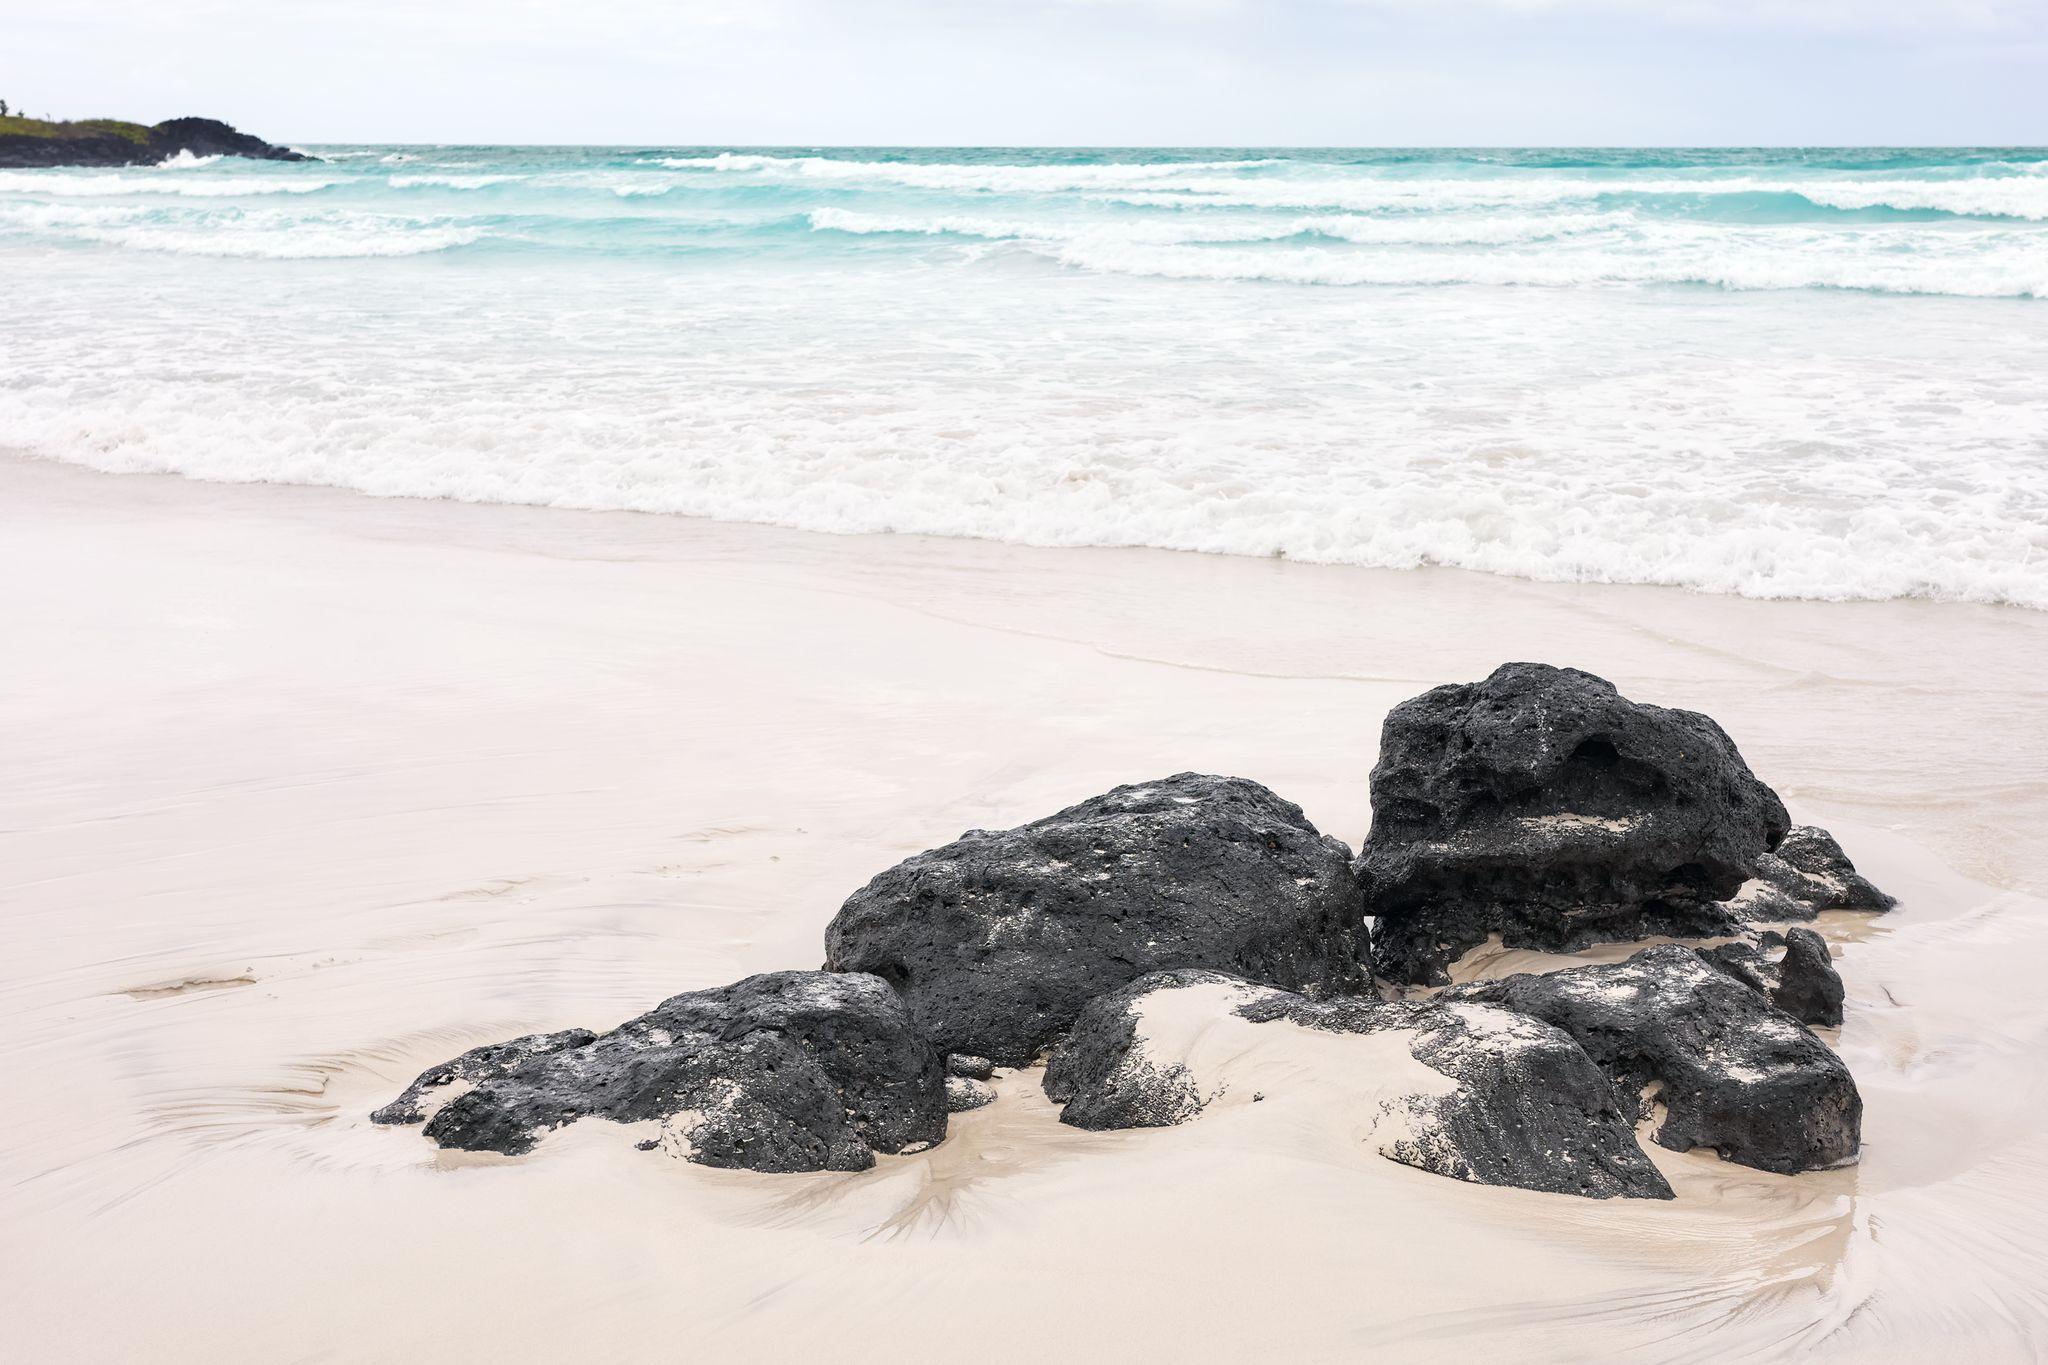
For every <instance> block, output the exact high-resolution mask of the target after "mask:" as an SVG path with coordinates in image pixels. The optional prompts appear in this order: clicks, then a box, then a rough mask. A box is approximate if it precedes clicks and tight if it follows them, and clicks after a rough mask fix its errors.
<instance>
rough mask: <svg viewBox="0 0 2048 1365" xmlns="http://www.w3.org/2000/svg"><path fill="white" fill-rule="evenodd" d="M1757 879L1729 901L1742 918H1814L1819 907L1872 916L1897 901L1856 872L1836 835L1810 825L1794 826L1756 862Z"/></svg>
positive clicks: (1889, 907)
mask: <svg viewBox="0 0 2048 1365" xmlns="http://www.w3.org/2000/svg"><path fill="white" fill-rule="evenodd" d="M1756 877H1757V879H1756V880H1755V881H1753V882H1751V883H1750V884H1749V885H1748V886H1745V887H1744V888H1743V889H1742V892H1741V894H1739V895H1737V896H1736V897H1735V898H1734V899H1732V900H1731V901H1729V903H1728V905H1729V909H1730V910H1731V911H1732V912H1734V913H1735V914H1736V915H1737V916H1739V917H1740V918H1742V919H1745V920H1750V921H1760V920H1795V919H1812V918H1813V917H1814V916H1815V915H1817V914H1819V913H1820V912H1821V911H1823V910H1857V911H1862V912H1865V913H1871V914H1876V913H1882V912H1884V911H1886V910H1889V909H1891V908H1892V907H1893V906H1894V905H1896V904H1897V903H1898V902H1897V901H1895V900H1893V899H1892V898H1891V897H1890V896H1887V895H1886V894H1885V893H1884V892H1882V891H1880V890H1878V889H1877V888H1876V887H1875V886H1873V885H1871V883H1870V880H1869V879H1868V878H1867V877H1864V876H1863V875H1862V874H1861V873H1859V872H1857V870H1856V864H1854V863H1852V862H1850V861H1849V855H1848V854H1846V853H1844V852H1842V846H1841V845H1840V844H1838V843H1836V842H1835V836H1834V835H1832V834H1830V833H1828V832H1827V831H1826V830H1824V829H1816V828H1815V827H1814V826H1812V825H1794V826H1793V827H1792V828H1791V830H1790V831H1788V832H1787V833H1786V835H1785V837H1784V839H1782V840H1781V841H1779V844H1778V847H1777V850H1776V851H1775V852H1773V853H1766V854H1765V855H1764V856H1763V857H1762V858H1759V859H1758V860H1757V870H1756Z"/></svg>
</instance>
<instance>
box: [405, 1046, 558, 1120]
mask: <svg viewBox="0 0 2048 1365" xmlns="http://www.w3.org/2000/svg"><path fill="white" fill-rule="evenodd" d="M596 1040H597V1035H596V1034H595V1033H592V1032H591V1031H590V1030H589V1029H587V1028H572V1029H563V1030H562V1031H561V1032H560V1033H529V1034H527V1035H526V1036H525V1037H523V1038H514V1039H512V1040H511V1041H510V1042H506V1043H486V1044H485V1045H484V1046H482V1047H473V1048H471V1049H470V1050H469V1051H467V1052H465V1053H463V1054H462V1055H461V1056H460V1057H456V1058H454V1059H453V1060H450V1061H446V1062H443V1063H441V1064H440V1065H439V1066H430V1067H428V1068H427V1069H426V1070H425V1071H422V1072H421V1073H420V1074H419V1075H418V1076H416V1077H414V1078H413V1083H412V1084H411V1085H409V1086H407V1087H406V1088H405V1091H404V1093H402V1094H401V1095H399V1097H398V1098H397V1099H395V1100H393V1101H391V1103H389V1104H387V1105H385V1106H384V1107H383V1108H382V1109H379V1110H378V1111H377V1112H376V1113H374V1114H372V1115H370V1121H371V1122H372V1123H394V1124H395V1123H425V1122H426V1121H427V1120H428V1119H430V1118H432V1117H433V1116H434V1114H435V1112H436V1111H438V1110H439V1109H440V1107H441V1106H442V1105H444V1104H446V1103H447V1102H448V1101H449V1100H452V1099H454V1098H455V1097H456V1096H457V1095H461V1094H465V1093H467V1092H468V1091H471V1090H474V1089H475V1088H476V1087H477V1085H478V1084H479V1083H480V1082H482V1081H485V1080H488V1079H489V1078H490V1077H492V1076H502V1075H503V1074H505V1073H506V1072H508V1071H511V1070H514V1069H515V1068H517V1067H520V1066H523V1065H525V1064H526V1063H527V1062H530V1061H532V1060H533V1059H534V1058H535V1057H542V1056H546V1055H547V1054H548V1053H550V1052H561V1051H564V1050H566V1049H568V1048H572V1047H582V1046H584V1045H585V1044H587V1043H592V1042H595V1041H596Z"/></svg>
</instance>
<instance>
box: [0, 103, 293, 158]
mask: <svg viewBox="0 0 2048 1365" xmlns="http://www.w3.org/2000/svg"><path fill="white" fill-rule="evenodd" d="M181 154H183V155H191V156H195V157H199V156H241V157H249V158H251V159H253V160H257V161H314V160H318V158H317V157H309V156H307V155H306V154H305V153H304V152H295V151H293V150H291V149H290V148H289V147H276V146H273V145H271V144H270V143H268V142H265V141H264V140H263V139H262V138H259V137H252V136H250V135H249V134H248V133H244V132H241V131H239V130H237V129H236V128H234V127H233V126H231V125H229V124H226V123H222V122H221V121H220V120H218V119H210V118H174V119H165V120H164V121H163V122H162V123H158V124H154V125H145V124H140V123H127V122H124V121H122V120H120V119H80V120H75V121H70V120H66V121H55V120H49V119H31V118H21V117H19V116H14V115H10V116H4V117H0V169H6V170H34V169H39V168H44V167H53V166H149V165H155V164H157V163H158V162H162V161H168V160H170V159H171V158H172V157H175V156H179V155H181Z"/></svg>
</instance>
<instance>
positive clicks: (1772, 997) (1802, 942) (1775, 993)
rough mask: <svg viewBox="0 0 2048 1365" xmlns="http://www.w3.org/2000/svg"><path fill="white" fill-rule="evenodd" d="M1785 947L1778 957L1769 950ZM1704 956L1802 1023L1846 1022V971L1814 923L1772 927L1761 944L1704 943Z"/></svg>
mask: <svg viewBox="0 0 2048 1365" xmlns="http://www.w3.org/2000/svg"><path fill="white" fill-rule="evenodd" d="M1780 948H1782V949H1783V950H1784V952H1783V953H1782V954H1781V955H1780V956H1779V957H1778V959H1777V960H1775V961H1773V960H1772V959H1771V958H1770V957H1769V956H1768V952H1769V951H1770V950H1773V949H1780ZM1700 956H1701V957H1703V958H1705V959H1706V961H1707V963H1708V965H1710V966H1712V967H1714V968H1716V969H1718V970H1720V971H1723V972H1726V973H1727V974H1728V975H1730V976H1732V977H1734V978H1735V979H1736V980H1737V981H1740V982H1742V983H1743V984H1744V985H1747V986H1749V987H1750V988H1751V989H1752V990H1755V991H1756V992H1757V993H1758V994H1760V995H1762V996H1763V997H1764V998H1765V999H1767V1000H1769V1001H1770V1002H1771V1003H1772V1004H1773V1005H1776V1006H1777V1007H1778V1008H1779V1009H1781V1010H1783V1011H1785V1013H1787V1014H1789V1015H1791V1016H1792V1017H1793V1018H1794V1019H1797V1020H1798V1021H1799V1022H1800V1023H1802V1024H1813V1025H1817V1026H1819V1027H1822V1028H1834V1027H1837V1026H1839V1025H1840V1024H1841V1022H1842V1001H1843V998H1844V995H1845V992H1844V991H1843V988H1842V977H1841V973H1839V972H1837V971H1836V970H1835V963H1834V959H1833V957H1832V955H1831V954H1830V953H1829V952H1828V944H1827V940H1826V939H1824V938H1822V937H1821V936H1820V935H1819V934H1816V933H1815V932H1813V930H1811V929H1792V930H1790V931H1788V932H1786V933H1783V934H1780V933H1775V932H1767V933H1765V934H1763V935H1762V936H1761V937H1760V939H1759V940H1758V945H1757V946H1755V947H1752V946H1751V945H1749V944H1747V943H1725V944H1722V945H1721V946H1719V947H1716V948H1703V949H1701V950H1700Z"/></svg>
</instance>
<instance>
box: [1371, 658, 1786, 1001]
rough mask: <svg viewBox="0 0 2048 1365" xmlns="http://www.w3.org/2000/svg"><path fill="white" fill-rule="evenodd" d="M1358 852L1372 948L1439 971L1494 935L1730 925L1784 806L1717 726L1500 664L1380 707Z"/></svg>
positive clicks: (1611, 691)
mask: <svg viewBox="0 0 2048 1365" xmlns="http://www.w3.org/2000/svg"><path fill="white" fill-rule="evenodd" d="M1372 812H1373V819H1372V830H1371V833H1370V835H1369V836H1368V837H1367V839H1366V843H1365V847H1364V849H1363V850H1362V852H1361V854H1360V856H1359V859H1358V872H1359V875H1360V879H1361V881H1362V882H1363V883H1364V887H1365V891H1366V898H1367V909H1368V912H1369V913H1370V914H1372V915H1373V916H1375V917H1376V918H1375V928H1374V936H1373V946H1372V952H1373V960H1374V964H1375V966H1376V968H1377V970H1378V971H1379V972H1380V974H1381V975H1383V976H1385V977H1386V978H1387V979H1389V980H1392V981H1400V982H1410V983H1426V984H1443V983H1445V982H1447V981H1448V980H1449V968H1450V965H1451V964H1452V963H1454V962H1455V961H1456V960H1457V959H1458V958H1459V957H1460V956H1462V955H1463V954H1464V953H1465V952H1467V951H1468V950H1470V949H1471V948H1474V947H1476V946H1478V945H1479V944H1481V943H1483V942H1485V941H1486V939H1487V938H1488V936H1489V935H1493V934H1498V935H1500V937H1501V939H1502V941H1503V942H1504V943H1505V944H1506V945H1507V946H1509V947H1513V948H1535V949H1541V950H1544V951H1547V952H1559V953H1562V952H1574V951H1577V950H1579V949H1581V948H1584V947H1587V946H1588V945H1591V944H1594V943H1599V942H1606V941H1627V940H1632V939H1641V938H1648V937H1653V936H1658V935H1669V936H1672V937H1706V936H1711V935H1719V934H1725V933H1728V932H1730V931H1731V930H1732V929H1733V928H1734V927H1735V924H1736V917H1735V914H1734V912H1733V911H1732V910H1731V909H1729V908H1728V907H1727V906H1724V905H1722V904H1720V902H1723V901H1726V900H1727V899H1728V898H1730V897H1731V896H1733V895H1735V894H1736V892H1738V891H1739V890H1740V889H1741V888H1742V886H1743V884H1744V883H1745V882H1747V881H1748V880H1749V879H1750V878H1752V877H1753V876H1755V875H1756V872H1757V868H1758V863H1759V860H1760V859H1761V858H1762V857H1763V856H1764V855H1765V854H1767V853H1769V852H1770V851H1771V850H1772V849H1774V848H1776V847H1777V846H1778V845H1779V842H1780V841H1781V840H1782V839H1783V838H1784V837H1785V833H1786V830H1787V829H1788V828H1789V826H1790V821H1789V820H1788V819H1787V818H1786V815H1785V807H1784V804H1783V803H1782V802H1780V801H1779V800H1778V797H1777V794H1776V793H1775V792H1773V791H1772V790H1771V789H1770V788H1769V787H1767V786H1765V785H1764V784H1763V783H1762V782H1760V781H1758V780H1757V778H1756V776H1755V775H1754V774H1752V773H1751V772H1750V770H1749V767H1748V765H1747V764H1746V763H1744V762H1743V760H1742V755H1741V754H1740V753H1738V752H1737V751H1736V748H1735V744H1734V742H1733V741H1732V740H1730V739H1729V738H1728V736H1727V734H1726V733H1725V732H1724V731H1723V730H1722V729H1721V727H1720V726H1719V725H1717V724H1715V723H1714V722H1713V721H1712V720H1710V719H1709V718H1707V717H1706V716H1703V715H1700V714H1698V713H1697V712H1693V711H1680V710H1672V709H1668V708H1665V707H1661V706H1652V705H1648V704H1645V703H1639V702H1633V701H1630V700H1629V699H1628V698H1626V697H1624V696H1622V695H1621V694H1620V693H1619V692H1618V691H1616V690H1615V688H1614V685H1613V684H1612V683H1610V682H1608V681H1606V680H1605V679H1603V678H1597V677H1595V676H1593V675H1592V674H1591V673H1585V672H1581V671H1580V670H1578V669H1574V668H1553V667H1551V666H1549V665H1547V664H1535V663H1511V664H1504V665H1502V666H1501V667H1500V668H1498V669H1496V670H1494V672H1493V673H1492V674H1491V675H1490V676H1489V677H1487V678H1486V679H1485V680H1484V681H1483V682H1477V683H1459V684H1453V685H1449V686H1444V687H1437V688H1433V689H1431V690H1430V691H1428V692H1425V693H1423V694H1422V695H1421V696H1419V697H1414V698H1411V699H1410V700H1408V701H1405V702H1403V703H1401V704H1400V705H1399V706H1397V707H1395V708H1394V709H1393V710H1392V711H1391V712H1389V713H1388V715H1387V718H1386V722H1385V724H1384V725H1383V727H1382V729H1381V738H1380V756H1379V762H1378V763H1377V765H1376V766H1375V767H1374V768H1373V772H1372Z"/></svg>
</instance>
